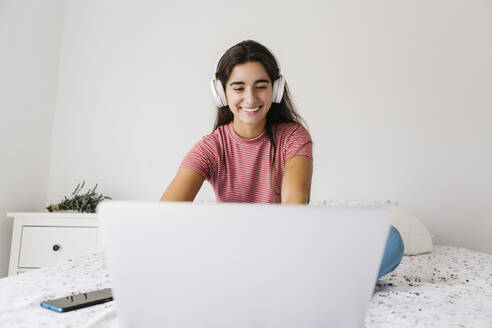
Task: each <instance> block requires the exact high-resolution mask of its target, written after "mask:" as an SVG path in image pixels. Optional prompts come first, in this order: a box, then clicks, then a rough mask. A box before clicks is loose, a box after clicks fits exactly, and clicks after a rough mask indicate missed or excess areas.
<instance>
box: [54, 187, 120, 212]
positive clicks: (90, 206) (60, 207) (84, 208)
mask: <svg viewBox="0 0 492 328" xmlns="http://www.w3.org/2000/svg"><path fill="white" fill-rule="evenodd" d="M84 185H85V181H83V182H82V184H80V183H79V184H77V187H75V190H74V191H73V192H72V194H71V195H70V197H67V196H64V199H63V201H61V202H60V203H58V204H52V205H49V206H48V207H46V209H47V210H48V211H49V212H59V211H67V212H68V211H70V212H79V213H96V208H97V204H99V202H101V201H103V200H105V199H111V198H110V197H107V196H103V195H100V194H97V193H96V188H97V184H96V185H95V186H94V188H92V189H90V190H89V191H87V192H86V193H85V194H80V191H81V190H82V188H84Z"/></svg>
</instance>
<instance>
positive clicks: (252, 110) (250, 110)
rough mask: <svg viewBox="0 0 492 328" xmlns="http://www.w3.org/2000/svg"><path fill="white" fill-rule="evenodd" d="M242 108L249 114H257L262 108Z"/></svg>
mask: <svg viewBox="0 0 492 328" xmlns="http://www.w3.org/2000/svg"><path fill="white" fill-rule="evenodd" d="M241 108H242V109H244V110H245V111H247V112H256V111H257V110H258V109H260V107H255V108H246V107H241Z"/></svg>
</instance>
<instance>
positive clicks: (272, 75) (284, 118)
mask: <svg viewBox="0 0 492 328" xmlns="http://www.w3.org/2000/svg"><path fill="white" fill-rule="evenodd" d="M212 91H214V95H215V96H216V101H217V119H216V121H215V127H214V129H213V132H212V133H211V134H209V135H206V136H204V137H203V138H202V140H201V141H199V142H198V143H197V144H196V145H195V146H194V147H193V149H192V150H191V151H190V152H189V153H188V154H187V155H186V156H185V158H184V160H183V161H182V163H181V165H180V168H179V170H178V173H177V174H176V177H175V178H174V179H173V181H172V182H171V184H170V185H169V187H168V188H167V190H166V191H165V192H164V195H163V196H162V198H161V200H162V201H192V200H193V199H194V198H195V196H196V194H197V193H198V191H199V189H200V187H201V186H202V184H203V181H204V180H207V181H209V182H210V183H211V184H212V186H213V188H214V191H215V195H216V198H217V201H219V202H249V203H282V204H307V203H309V197H310V190H311V176H312V172H313V155H312V142H311V137H310V135H309V133H308V132H307V130H306V129H305V128H304V127H303V125H302V124H301V121H302V119H301V118H300V116H299V115H298V114H297V112H296V110H295V108H294V105H293V103H292V101H291V99H290V97H289V91H288V89H287V84H286V83H285V80H284V79H283V77H282V76H281V75H280V67H279V65H278V63H277V61H276V59H275V57H274V56H273V54H272V53H271V52H270V51H269V50H268V49H267V48H265V47H264V46H263V45H261V44H259V43H257V42H255V41H250V40H249V41H243V42H240V43H238V44H236V45H235V46H233V47H232V48H230V49H229V50H227V51H226V52H225V54H224V55H223V56H222V57H221V58H220V60H219V62H218V65H217V71H216V73H215V78H214V80H213V81H212Z"/></svg>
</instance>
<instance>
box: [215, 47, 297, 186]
mask: <svg viewBox="0 0 492 328" xmlns="http://www.w3.org/2000/svg"><path fill="white" fill-rule="evenodd" d="M247 62H259V63H261V64H262V65H263V67H264V68H265V70H266V72H267V74H268V76H269V77H270V80H271V82H272V85H273V82H274V81H275V80H277V79H278V78H279V77H280V69H279V67H278V64H277V61H276V60H275V57H274V56H273V54H272V53H271V52H270V51H269V50H268V49H267V48H266V47H265V46H263V45H262V44H260V43H258V42H256V41H253V40H246V41H242V42H239V43H238V44H236V45H234V46H232V47H231V48H229V49H228V50H227V51H226V52H225V53H224V55H223V56H222V57H221V58H220V60H219V63H218V67H217V68H216V69H217V72H216V76H217V78H218V79H219V80H220V82H221V83H222V85H223V86H226V84H227V81H228V80H229V77H230V76H231V73H232V70H233V68H234V66H236V65H238V64H244V63H247ZM233 118H234V115H233V113H232V111H231V109H230V108H229V106H225V107H217V117H216V119H215V124H214V128H213V131H215V130H216V129H217V128H218V127H220V126H222V125H224V124H228V123H230V122H232V120H233ZM289 122H290V123H297V124H299V125H301V126H303V127H305V128H306V129H307V125H306V123H305V121H304V119H303V118H302V117H301V116H300V115H299V114H298V113H297V111H296V109H295V106H294V102H293V101H292V100H291V98H290V92H289V88H288V86H287V82H286V83H285V89H284V94H283V97H282V101H281V102H280V103H272V106H271V107H270V110H269V111H268V113H267V120H266V125H265V134H266V136H267V137H268V139H269V140H270V143H271V145H272V147H271V150H272V153H271V154H270V158H271V162H270V164H271V165H270V172H271V173H273V167H274V164H275V159H276V158H275V157H276V149H277V143H276V140H275V131H276V128H277V125H278V124H281V123H289ZM272 155H273V156H272ZM271 180H272V179H271ZM271 183H272V184H273V181H271ZM272 190H273V191H274V195H276V194H277V193H276V192H275V189H274V188H273V187H272Z"/></svg>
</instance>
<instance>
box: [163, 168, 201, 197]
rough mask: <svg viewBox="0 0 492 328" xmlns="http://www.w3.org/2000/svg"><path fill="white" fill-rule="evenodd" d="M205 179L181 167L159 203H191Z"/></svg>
mask: <svg viewBox="0 0 492 328" xmlns="http://www.w3.org/2000/svg"><path fill="white" fill-rule="evenodd" d="M204 180H205V179H204V178H203V177H202V176H201V175H200V174H198V173H197V172H196V171H194V170H192V169H189V168H185V167H181V168H180V169H179V170H178V173H176V176H175V177H174V179H173V181H171V183H170V184H169V187H167V189H166V191H165V192H164V194H163V195H162V197H161V202H166V201H167V202H179V201H189V202H191V201H193V200H194V199H195V196H196V194H198V191H199V190H200V188H201V187H202V184H203V181H204Z"/></svg>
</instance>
